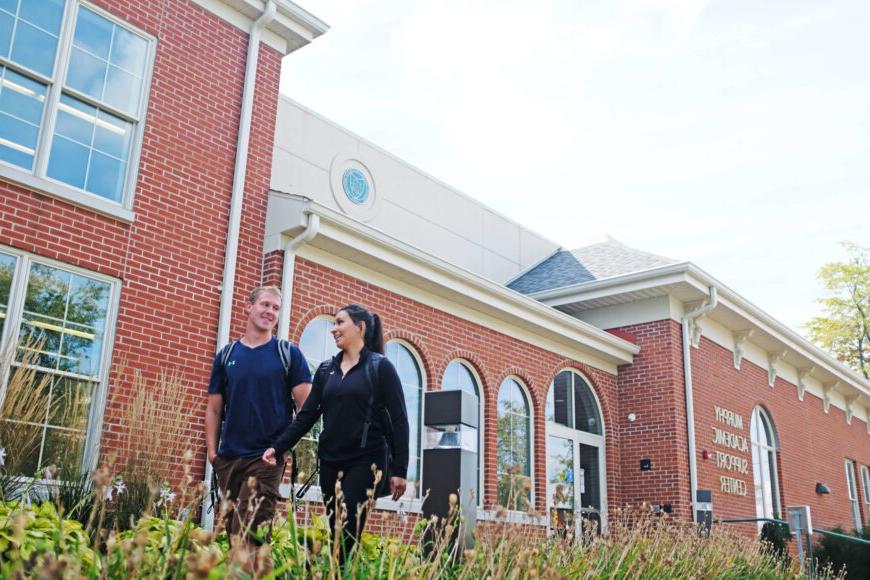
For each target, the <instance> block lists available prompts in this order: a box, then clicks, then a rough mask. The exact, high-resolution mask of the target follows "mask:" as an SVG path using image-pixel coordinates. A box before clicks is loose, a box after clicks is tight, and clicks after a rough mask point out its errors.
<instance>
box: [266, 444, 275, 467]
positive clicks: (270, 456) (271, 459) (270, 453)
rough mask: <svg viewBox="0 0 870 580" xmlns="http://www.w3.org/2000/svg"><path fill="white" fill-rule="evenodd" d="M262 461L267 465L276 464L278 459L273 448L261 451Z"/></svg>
mask: <svg viewBox="0 0 870 580" xmlns="http://www.w3.org/2000/svg"><path fill="white" fill-rule="evenodd" d="M263 461H265V462H266V463H268V464H269V465H278V460H277V459H276V458H275V448H274V447H269V448H268V449H266V450H265V451H264V452H263Z"/></svg>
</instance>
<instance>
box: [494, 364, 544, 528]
mask: <svg viewBox="0 0 870 580" xmlns="http://www.w3.org/2000/svg"><path fill="white" fill-rule="evenodd" d="M507 380H511V381H513V382H515V383H516V384H517V385H518V386H519V388H520V391H522V393H523V396H524V397H525V398H526V403H527V404H528V406H529V477H530V478H531V481H532V488H531V490H529V508H530V511H532V510H534V511H537V510H535V505H536V504H535V501H536V499H535V498H536V489H535V487H536V486H535V406H534V405H533V404H532V401H534V399H532V396H531V393H530V392H529V388H528V387H527V386H526V383H525V381H523V380H522V379H521V378H520V377H518V376H516V375H508V376H506V377H505V378H503V379H502V381H501V382H500V383H499V384H498V392H497V393H496V395H495V401H496V403H495V404H496V409H495V417H496V422H497V421H498V416H499V415H498V414H499V409H498V396H499V394H500V393H501V386H502V385H503V384H504V382H505V381H507ZM496 429H497V425H496ZM495 440H496V447H498V433H497V432H496V438H495ZM495 480H496V489H495V493H496V503H498V461H497V458H496V461H495ZM525 513H526V512H523V511H520V510H508V514H509V515H508V517H509V519H510V517H511V516H513V517H519V514H525ZM514 514H516V515H514ZM544 519H545V520H546V519H547V518H546V516H545V517H544Z"/></svg>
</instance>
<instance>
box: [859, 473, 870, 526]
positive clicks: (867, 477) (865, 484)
mask: <svg viewBox="0 0 870 580" xmlns="http://www.w3.org/2000/svg"><path fill="white" fill-rule="evenodd" d="M861 487H862V488H863V490H864V517H865V518H866V520H865V521H866V522H867V525H870V467H867V466H866V465H862V466H861Z"/></svg>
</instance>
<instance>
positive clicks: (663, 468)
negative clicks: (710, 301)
mask: <svg viewBox="0 0 870 580" xmlns="http://www.w3.org/2000/svg"><path fill="white" fill-rule="evenodd" d="M616 330H617V331H618V333H619V334H620V336H622V337H623V338H627V339H629V340H632V341H633V342H636V343H637V344H638V345H639V346H640V347H641V352H640V354H639V355H637V356H636V357H635V360H634V363H633V364H631V365H626V366H623V367H620V369H619V378H618V387H617V388H618V392H619V400H618V405H619V417H618V420H619V429H620V434H621V441H620V458H619V460H620V464H619V465H620V469H621V470H622V476H621V482H622V490H621V493H622V497H623V499H624V500H625V502H626V503H631V504H638V503H641V502H647V503H659V504H660V503H665V502H667V503H672V504H673V505H674V507H675V512H676V513H677V514H679V515H680V516H682V517H690V512H691V510H690V491H689V477H688V473H689V467H688V444H687V440H686V429H685V424H686V414H685V398H684V395H683V388H684V387H683V366H682V365H683V363H682V337H681V332H680V324H679V323H678V322H676V321H673V320H662V321H657V322H650V323H645V324H638V325H633V326H627V327H623V328H619V329H616ZM690 356H691V360H692V384H693V396H694V403H695V407H694V410H695V441H696V448H697V453H698V488H699V489H710V490H712V491H713V509H714V513H715V516H716V517H717V518H752V517H756V512H755V496H754V488H753V474H752V457H751V452H750V451H745V452H743V451H740V450H734V449H730V448H727V447H725V446H722V445H716V444H714V442H713V437H714V427H718V428H720V429H722V430H724V431H727V432H730V433H734V434H737V435H742V436H743V437H745V438H746V440H747V442H749V441H751V439H750V433H749V427H750V418H751V415H752V411H753V409H754V408H755V407H756V406H757V405H762V406H763V407H764V408H765V410H766V411H767V412H768V414H769V416H770V417H771V419H772V421H773V424H774V427H775V429H776V431H777V435H778V439H779V446H780V452H779V456H778V466H777V467H778V472H779V493H780V497H781V504H782V507H783V508H784V507H785V506H789V505H809V506H810V507H811V509H812V514H813V522H814V524H815V525H818V526H819V527H822V528H828V529H830V528H832V527H834V526H838V525H839V526H842V527H844V528H847V529H848V528H851V525H852V524H851V522H852V515H851V513H852V512H851V505H850V503H849V501H848V493H847V489H846V480H845V472H844V466H843V461H844V459H846V458H849V459H852V460H854V461H855V462H856V477H857V478H858V479H860V471H859V469H860V468H859V466H860V465H862V464H863V465H870V436H868V435H867V426H866V424H865V423H864V422H863V421H861V420H858V419H853V421H852V424H851V425H849V424H847V423H846V420H845V413H844V412H843V411H842V410H840V409H838V408H837V407H834V406H831V407H830V410H829V413H827V414H826V413H825V412H824V409H823V405H822V401H821V400H820V399H819V398H817V397H815V396H813V395H811V394H807V395H806V396H805V397H804V400H803V401H800V400H798V398H797V389H796V387H795V386H794V385H793V384H791V383H789V382H787V381H784V380H783V379H782V378H777V379H776V381H775V384H774V387H770V386H769V385H768V376H767V369H763V368H760V367H759V366H757V365H755V364H753V363H751V362H749V361H748V360H746V359H744V360H743V361H742V364H741V369H740V370H737V369H735V368H734V364H733V355H732V353H731V351H730V350H728V349H726V348H723V347H721V346H719V345H718V344H716V343H714V342H712V341H710V340H708V339H707V338H702V339H701V343H700V347H699V348H692V349H691V355H690ZM716 406H719V407H721V408H723V409H727V410H728V411H733V412H734V413H736V414H738V415H739V416H741V418H742V421H743V428H742V429H737V428H734V427H732V426H730V425H728V424H726V423H723V422H721V421H719V420H717V417H716V413H715V407H716ZM629 413H635V414H636V416H637V419H636V420H635V421H634V422H629V421H628V420H627V415H628V414H629ZM704 451H706V452H707V456H708V457H707V458H706V459H705V458H704V457H703V453H704ZM716 451H720V452H725V453H728V454H730V455H733V456H735V457H738V458H744V459H746V460H747V461H748V473H746V474H742V473H740V472H739V469H738V470H734V469H727V468H725V467H719V466H717V461H716ZM642 458H648V459H651V460H652V470H651V471H645V472H642V471H640V470H639V461H640V459H642ZM722 476H725V477H731V478H733V479H736V480H742V481H743V483H744V484H745V485H746V495H735V494H731V493H726V492H724V491H723V490H722V481H721V479H720V478H721V477H722ZM816 482H822V483H825V484H827V485H828V486H829V487H830V488H831V494H830V495H817V494H816V493H815V484H816ZM860 485H861V483H860V482H859V490H858V491H859V494H860V493H861V491H862V488H861V487H860ZM861 507H862V509H863V517H864V522H865V523H866V522H867V514H866V508H864V505H863V503H862V504H861ZM750 528H751V529H750ZM747 531H749V532H752V533H755V528H754V527H753V526H749V527H747Z"/></svg>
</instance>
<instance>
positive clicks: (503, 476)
mask: <svg viewBox="0 0 870 580" xmlns="http://www.w3.org/2000/svg"><path fill="white" fill-rule="evenodd" d="M495 448H496V476H497V477H498V503H499V505H502V506H505V507H507V508H510V509H516V510H526V509H527V508H528V507H529V503H530V502H531V499H532V417H531V412H530V407H529V400H528V398H527V397H526V393H525V391H523V388H522V387H521V386H520V385H519V383H518V382H517V381H516V380H514V379H512V378H507V379H505V380H504V381H502V383H501V386H499V388H498V426H497V434H496V445H495Z"/></svg>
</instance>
